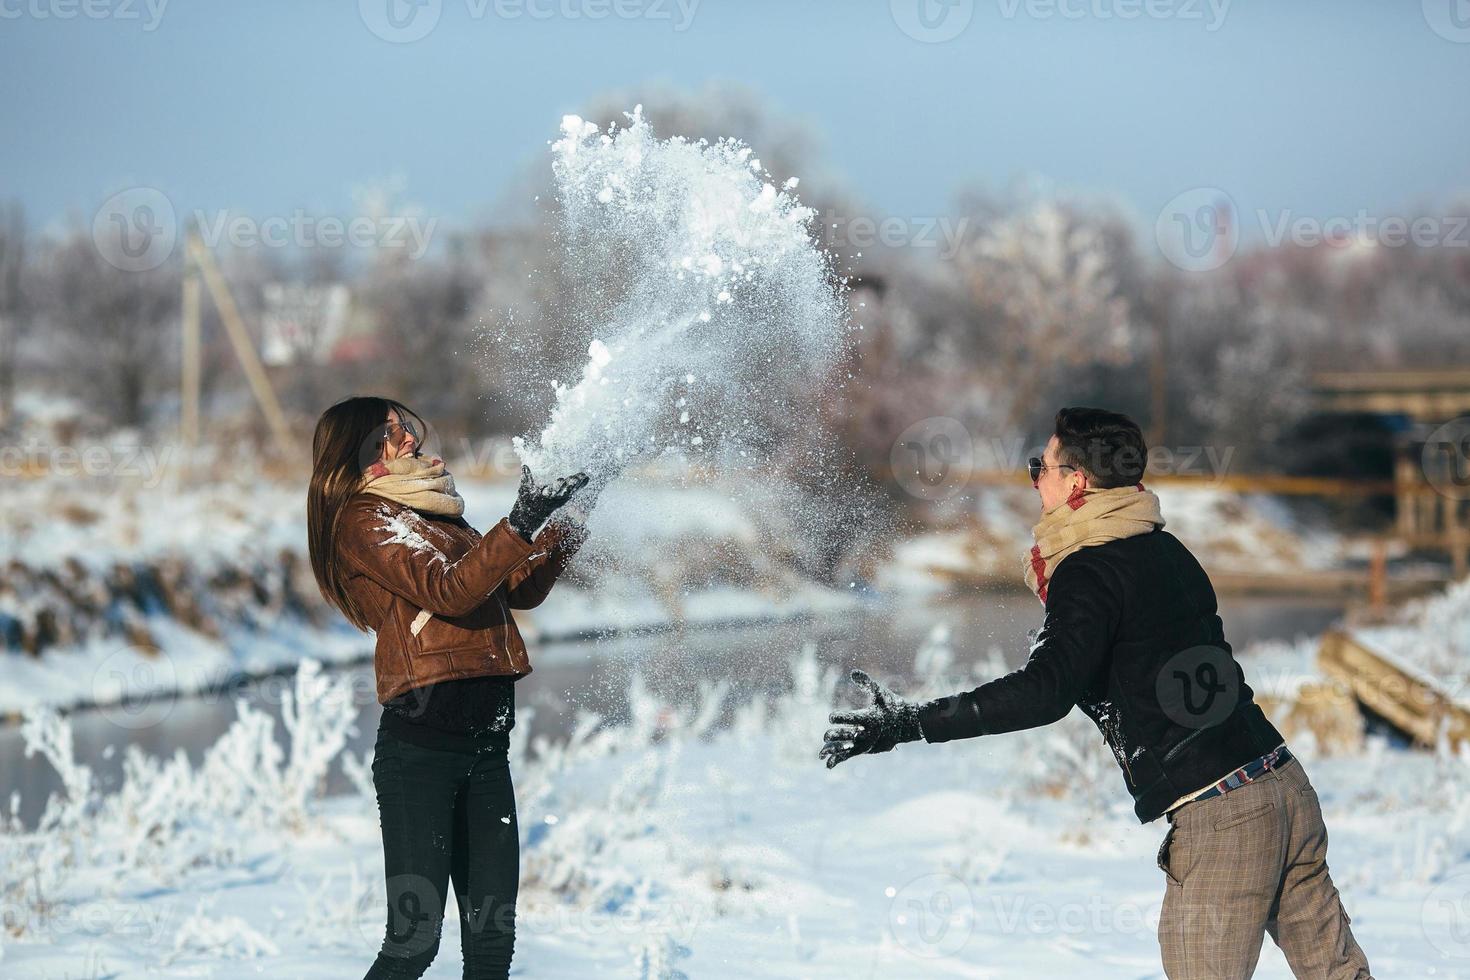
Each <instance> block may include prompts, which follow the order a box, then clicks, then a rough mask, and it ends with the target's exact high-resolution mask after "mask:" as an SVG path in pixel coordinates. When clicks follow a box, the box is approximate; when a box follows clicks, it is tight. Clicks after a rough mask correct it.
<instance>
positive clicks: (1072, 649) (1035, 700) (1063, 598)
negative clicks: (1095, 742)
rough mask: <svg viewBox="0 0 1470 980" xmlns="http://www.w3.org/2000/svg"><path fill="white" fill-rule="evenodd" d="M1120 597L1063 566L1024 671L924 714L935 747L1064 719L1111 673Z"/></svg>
mask: <svg viewBox="0 0 1470 980" xmlns="http://www.w3.org/2000/svg"><path fill="white" fill-rule="evenodd" d="M1121 611H1122V597H1121V595H1120V593H1119V591H1118V589H1117V587H1116V580H1115V579H1114V578H1113V576H1112V575H1111V573H1110V572H1109V571H1108V570H1106V569H1103V568H1099V567H1097V566H1096V565H1095V564H1092V563H1090V562H1087V561H1078V560H1077V556H1076V555H1073V556H1071V557H1070V558H1069V559H1068V560H1066V561H1063V562H1062V563H1061V564H1060V565H1058V566H1057V570H1056V574H1055V576H1054V577H1053V578H1052V581H1051V585H1050V587H1049V588H1048V590H1047V601H1046V614H1045V617H1044V619H1043V620H1042V625H1041V630H1040V632H1039V633H1038V634H1037V636H1036V642H1035V643H1034V644H1033V645H1032V647H1031V655H1030V657H1029V658H1027V660H1026V663H1025V665H1024V666H1022V667H1021V668H1019V669H1018V670H1013V671H1011V672H1010V673H1009V674H1006V675H1005V676H1004V677H997V678H996V679H995V680H993V681H989V682H988V683H985V684H982V685H980V686H979V687H977V688H975V689H974V690H973V691H967V692H965V693H963V694H956V695H953V696H951V697H946V698H938V699H937V700H934V701H930V702H928V703H927V704H924V705H922V706H921V707H920V709H919V726H920V728H921V729H922V730H923V732H924V738H925V740H926V741H929V742H948V741H950V740H952V739H957V738H973V737H975V736H976V735H999V734H1002V733H1004V732H1014V731H1019V730H1021V729H1023V728H1037V727H1040V726H1042V725H1049V724H1051V723H1052V722H1054V721H1058V720H1060V719H1061V718H1064V717H1065V716H1066V714H1067V712H1069V711H1071V710H1072V708H1073V706H1075V705H1076V704H1077V701H1078V700H1079V699H1080V698H1081V697H1082V695H1083V693H1084V692H1085V691H1086V690H1087V689H1088V687H1089V686H1090V685H1091V684H1092V683H1093V681H1094V680H1096V679H1097V677H1098V675H1099V673H1100V672H1101V671H1103V670H1104V669H1106V666H1107V658H1108V652H1109V650H1110V649H1111V648H1112V645H1113V636H1114V634H1115V632H1116V631H1117V628H1118V622H1119V619H1120V614H1121Z"/></svg>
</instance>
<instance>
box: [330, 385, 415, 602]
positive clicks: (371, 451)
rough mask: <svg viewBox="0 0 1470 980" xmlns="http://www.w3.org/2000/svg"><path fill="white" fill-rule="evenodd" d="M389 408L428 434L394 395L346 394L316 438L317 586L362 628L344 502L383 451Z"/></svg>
mask: <svg viewBox="0 0 1470 980" xmlns="http://www.w3.org/2000/svg"><path fill="white" fill-rule="evenodd" d="M389 410H393V411H396V412H397V413H398V417H399V418H400V419H403V420H406V421H407V420H412V421H413V423H414V424H415V426H416V427H417V429H418V432H419V438H420V439H422V438H423V437H424V424H423V420H422V419H420V418H419V416H418V415H417V414H415V413H414V412H411V411H409V410H408V409H407V408H405V407H404V406H403V405H402V404H400V403H398V402H396V401H394V400H393V399H391V398H372V397H357V398H347V399H344V400H342V401H340V402H338V403H337V404H335V405H333V406H332V407H331V408H329V409H327V410H326V411H325V412H323V413H322V417H321V418H320V419H318V420H317V423H316V433H315V434H314V435H313V436H312V439H311V485H310V486H309V487H308V488H307V491H306V542H307V548H308V550H309V551H310V553H311V570H312V572H313V574H315V575H316V584H317V588H319V589H321V590H322V595H323V596H324V597H326V600H327V601H328V602H330V603H331V604H332V605H334V606H336V607H337V608H338V609H340V610H342V615H344V616H346V617H347V620H348V622H350V623H351V624H352V625H353V626H356V627H357V628H358V629H360V630H368V629H371V628H372V626H371V624H370V623H368V621H367V617H366V616H365V615H364V614H363V611H362V610H361V609H360V608H358V605H357V603H356V602H354V601H353V600H352V596H351V595H350V594H348V592H347V587H346V581H347V576H346V575H345V574H344V570H343V569H344V566H343V561H342V556H341V554H339V553H338V551H337V522H338V519H339V518H340V517H341V515H342V508H343V507H345V506H346V505H347V501H348V500H350V499H352V496H353V494H355V493H357V492H358V491H359V490H361V489H362V474H363V471H364V470H366V469H367V468H368V467H369V466H371V465H372V464H373V463H375V462H377V461H378V458H379V457H380V456H381V455H382V451H383V440H384V438H385V437H386V435H387V426H386V422H387V418H388V412H389Z"/></svg>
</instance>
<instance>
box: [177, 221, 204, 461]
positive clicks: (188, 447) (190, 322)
mask: <svg viewBox="0 0 1470 980" xmlns="http://www.w3.org/2000/svg"><path fill="white" fill-rule="evenodd" d="M193 236H194V233H193V231H192V230H191V231H190V232H189V240H190V241H191V242H192V240H193ZM182 309H183V349H182V351H181V352H180V353H181V357H180V363H181V365H182V377H181V378H180V379H179V402H180V407H179V438H180V440H181V441H182V442H183V444H184V454H185V458H186V459H187V458H189V457H192V456H193V453H194V448H195V447H196V446H198V445H199V375H200V364H199V360H200V354H199V347H200V344H199V334H200V327H199V270H198V269H197V268H196V267H195V264H194V257H193V253H192V249H189V248H185V249H184V297H183V307H182Z"/></svg>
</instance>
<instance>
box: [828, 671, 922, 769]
mask: <svg viewBox="0 0 1470 980" xmlns="http://www.w3.org/2000/svg"><path fill="white" fill-rule="evenodd" d="M850 676H851V677H852V680H853V683H855V684H858V685H860V686H861V687H863V688H864V689H865V690H866V691H867V692H868V693H869V694H870V695H871V696H872V698H873V705H872V707H869V708H862V709H859V710H857V711H834V712H832V714H830V715H828V716H827V721H828V722H829V723H830V724H831V725H832V727H831V728H829V729H827V734H826V735H824V736H823V743H822V751H820V752H818V753H817V758H819V759H826V760H827V768H828V769H831V768H832V767H833V766H835V765H837V763H839V762H846V761H847V760H848V759H851V758H852V757H853V756H855V755H862V754H864V753H866V752H887V751H889V750H891V749H892V748H893V747H894V746H895V745H897V744H898V743H900V742H913V741H917V740H918V739H921V738H923V737H924V733H923V731H922V730H921V729H920V728H919V706H918V705H917V704H914V703H913V702H910V701H905V700H903V699H902V698H900V697H899V696H898V695H896V694H894V693H893V692H892V691H890V690H889V689H888V688H886V687H884V686H883V685H882V684H879V683H878V682H877V681H875V680H873V679H872V678H871V677H869V676H868V675H867V674H865V673H863V672H862V671H861V670H855V671H853V672H852V674H851V675H850Z"/></svg>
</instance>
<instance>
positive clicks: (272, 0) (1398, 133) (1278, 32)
mask: <svg viewBox="0 0 1470 980" xmlns="http://www.w3.org/2000/svg"><path fill="white" fill-rule="evenodd" d="M81 2H82V0H0V14H3V17H0V79H3V82H4V90H5V93H6V97H5V98H4V99H3V100H0V133H3V137H0V197H10V198H17V199H19V200H20V201H21V202H22V203H23V204H24V205H25V206H26V209H27V211H28V213H29V215H30V217H31V221H32V223H33V224H40V225H45V224H48V223H54V222H57V221H59V220H61V219H62V218H64V217H65V216H66V215H67V214H69V213H74V214H76V215H78V216H79V217H82V218H84V219H87V220H90V217H91V215H92V213H93V212H94V211H95V209H96V208H97V206H98V205H99V204H100V203H101V201H102V200H103V199H104V198H105V197H106V196H107V195H108V194H110V193H112V192H114V191H117V190H120V189H123V188H126V187H129V186H133V185H147V186H152V187H157V188H159V189H161V190H163V191H164V192H165V193H166V194H167V195H168V196H169V197H170V198H171V199H172V201H173V202H174V203H175V205H176V206H178V207H180V208H235V209H241V210H243V211H245V212H247V213H250V214H256V215H269V214H284V213H289V212H290V211H291V210H292V209H295V208H307V209H310V210H313V211H317V212H329V213H337V214H346V213H350V211H349V209H350V206H351V205H350V189H351V188H352V187H353V186H354V185H359V184H363V183H365V182H372V181H376V180H380V179H382V178H387V177H401V178H402V179H403V181H404V182H405V188H406V189H405V192H404V195H405V197H406V198H407V199H408V200H410V201H413V202H416V203H418V204H421V205H422V206H423V207H424V208H425V210H426V211H427V212H428V213H429V214H431V215H436V216H438V217H439V218H440V220H441V222H443V223H445V224H451V225H452V224H457V223H459V222H460V221H461V220H468V219H469V218H471V217H492V218H493V217H494V215H495V213H496V211H497V209H498V208H500V207H501V206H503V204H504V202H505V196H504V195H505V194H506V193H507V192H508V191H509V190H510V188H511V186H512V185H511V182H512V181H513V180H514V178H516V177H517V176H518V175H521V174H523V173H524V172H525V171H526V168H527V167H528V166H534V165H537V163H538V162H539V161H543V160H544V159H545V143H546V140H547V139H549V138H552V137H554V136H555V134H556V128H557V124H558V121H559V119H560V117H561V116H562V114H564V113H567V112H572V111H575V110H577V109H579V108H581V107H583V106H585V105H586V104H587V103H588V101H589V100H591V99H592V98H594V97H596V96H598V95H600V94H602V93H605V92H607V91H609V90H617V89H625V88H627V87H629V86H632V85H635V84H638V83H641V82H646V81H661V82H664V83H667V84H670V85H674V86H689V87H701V86H704V85H706V84H708V83H711V82H736V83H739V84H741V85H744V86H746V87H747V88H749V89H751V90H753V91H754V92H755V93H756V94H758V95H759V96H761V97H762V98H764V99H765V100H767V101H768V102H769V103H770V105H771V107H772V108H773V109H774V110H776V111H777V112H779V113H782V114H784V115H787V116H789V117H791V118H794V119H796V120H799V121H801V122H802V123H803V124H804V125H806V126H808V127H809V129H810V130H811V133H812V136H813V137H814V140H815V142H816V144H817V146H818V148H819V150H820V152H821V155H822V157H823V159H824V162H825V163H826V164H827V165H828V166H829V167H830V168H831V169H832V170H833V171H835V172H836V173H837V174H839V175H840V176H841V177H842V178H843V179H844V183H845V185H846V187H847V188H848V189H849V190H850V191H852V192H853V193H854V194H855V195H856V197H857V198H858V199H860V200H861V201H862V202H864V204H865V206H867V207H869V208H871V209H872V211H873V213H874V214H876V215H898V216H910V217H912V216H923V215H933V214H938V213H942V212H943V211H944V209H945V208H946V206H947V205H948V204H949V203H950V202H951V201H952V199H953V196H954V193H955V191H956V190H957V189H959V188H961V187H963V186H965V185H973V184H979V185H982V186H989V187H992V188H994V187H1000V186H1003V185H1005V184H1006V183H1008V182H1009V181H1011V180H1013V179H1015V178H1017V177H1021V176H1042V177H1045V178H1047V179H1048V180H1050V181H1053V182H1055V183H1056V184H1057V185H1059V186H1060V187H1063V188H1066V189H1069V190H1075V191H1082V192H1087V193H1090V194H1095V195H1099V196H1102V197H1107V198H1112V199H1115V200H1117V201H1118V202H1120V203H1121V204H1122V205H1123V206H1125V207H1127V208H1129V209H1132V210H1133V211H1134V212H1135V213H1136V214H1138V215H1140V216H1146V217H1147V218H1148V219H1149V220H1151V218H1152V216H1153V215H1154V214H1156V213H1157V212H1158V209H1159V208H1160V206H1162V205H1163V204H1164V202H1166V201H1168V200H1169V199H1171V198H1173V197H1174V196H1175V195H1177V194H1179V193H1180V192H1181V191H1185V190H1187V189H1190V188H1194V187H1198V186H1215V187H1220V188H1224V189H1226V190H1227V192H1228V193H1230V194H1231V196H1232V197H1233V198H1234V199H1235V200H1236V202H1237V204H1238V205H1239V206H1240V207H1241V208H1242V209H1243V210H1249V209H1252V208H1265V209H1271V210H1282V209H1290V210H1291V211H1292V212H1293V213H1300V214H1307V215H1315V216H1319V217H1321V216H1330V215H1341V214H1347V215H1351V214H1354V213H1356V212H1357V211H1359V210H1360V209H1368V210H1369V211H1373V212H1377V213H1403V211H1405V210H1407V209H1413V208H1415V207H1416V206H1419V205H1427V206H1430V207H1433V206H1434V205H1435V204H1437V203H1443V202H1444V201H1446V200H1448V199H1450V198H1451V197H1453V196H1455V195H1457V194H1458V195H1463V194H1465V193H1466V191H1467V190H1470V99H1467V98H1466V95H1467V93H1470V38H1467V39H1466V40H1464V41H1460V40H1455V39H1452V38H1457V37H1459V34H1457V33H1456V32H1457V31H1458V30H1459V28H1458V24H1459V23H1460V22H1456V21H1453V20H1449V21H1445V20H1443V18H1441V17H1440V15H1439V14H1438V13H1436V11H1435V9H1434V8H1435V6H1436V4H1437V3H1438V2H1439V0H1425V2H1424V3H1423V4H1421V3H1420V2H1419V0H1392V2H1387V0H1339V2H1336V3H1331V2H1315V0H1313V2H1308V0H1271V2H1267V0H1236V2H1234V3H1229V4H1228V5H1227V6H1225V7H1224V8H1223V10H1222V9H1221V8H1220V7H1219V6H1218V5H1219V4H1220V3H1224V2H1225V0H1215V2H1216V4H1217V6H1216V7H1215V8H1212V7H1211V6H1210V3H1209V0H1148V2H1149V3H1153V4H1156V7H1155V8H1154V9H1156V10H1158V11H1160V12H1161V13H1160V15H1159V16H1154V17H1149V16H1142V17H1136V18H1127V17H1125V14H1127V13H1128V12H1129V10H1130V9H1133V8H1130V7H1129V4H1130V0H1029V2H1021V0H947V2H950V3H954V4H956V6H954V7H953V8H952V9H949V10H947V11H946V8H945V7H944V6H942V5H941V3H940V0H922V2H924V3H926V4H929V5H930V6H928V7H927V11H928V13H929V14H930V15H931V16H930V23H938V24H940V25H941V26H940V28H938V30H941V31H942V30H948V29H951V28H953V27H954V25H956V24H960V23H963V22H964V21H963V19H962V18H963V17H964V16H965V15H966V13H967V12H968V15H969V20H968V24H967V26H965V27H964V29H963V31H961V32H960V33H959V34H958V36H956V37H954V38H953V39H951V40H947V41H944V42H942V43H926V42H924V41H921V40H916V39H915V38H914V37H911V36H909V35H908V34H906V33H905V31H904V30H903V29H902V27H901V26H900V24H901V22H906V23H908V25H909V26H910V27H911V28H912V27H913V25H914V24H916V23H918V21H916V20H915V10H914V9H913V8H914V7H915V5H916V4H917V3H919V2H921V0H893V2H892V3H890V2H889V0H868V2H861V3H860V2H857V0H683V3H684V5H685V6H684V8H683V10H681V8H680V7H679V2H680V0H419V2H421V3H427V4H434V3H438V4H440V7H439V9H438V11H437V20H436V21H434V27H433V29H432V30H431V31H429V33H428V34H427V36H425V37H423V38H422V39H419V40H416V41H413V42H410V43H390V42H389V41H386V40H384V39H383V38H381V37H379V36H378V35H376V34H375V33H374V32H373V30H372V29H371V28H370V26H369V24H370V22H373V23H377V24H378V25H379V26H380V28H381V27H382V26H383V25H385V24H387V21H385V20H383V16H384V11H385V10H386V5H387V4H388V3H389V2H392V3H395V4H405V3H406V0H361V2H360V3H359V0H332V2H327V0H295V2H292V0H255V2H248V3H246V2H235V3H229V2H225V0H172V2H169V3H167V5H166V6H165V7H163V9H162V16H161V18H159V19H158V20H157V23H156V27H155V28H154V29H153V30H148V29H147V27H148V26H149V24H150V22H151V21H152V20H153V17H154V13H153V12H152V11H150V9H149V7H148V3H149V2H150V0H87V2H88V3H92V4H95V5H96V6H95V7H93V8H92V9H93V11H94V12H99V11H100V12H106V13H109V14H110V16H106V17H100V18H97V17H87V16H84V15H82V14H81V13H77V14H76V15H75V16H73V17H71V18H70V19H63V18H62V17H61V16H60V14H61V13H64V12H69V8H68V4H71V5H72V7H71V8H70V11H75V10H76V6H77V5H79V4H80V3H81ZM151 2H152V3H153V4H154V5H155V7H154V10H156V9H157V6H156V5H157V4H158V3H159V2H160V0H151ZM614 2H616V3H619V4H626V5H627V6H625V7H623V8H622V9H624V10H631V11H634V12H636V13H637V14H638V15H637V16H631V17H621V18H620V17H616V16H610V17H604V18H601V19H592V18H591V17H589V16H586V14H587V13H588V12H595V11H596V10H597V9H598V8H597V4H599V3H602V4H603V5H604V6H605V7H611V6H612V4H613V3H614ZM1131 2H1132V3H1133V5H1134V8H1137V7H1144V8H1145V9H1147V7H1146V4H1145V0H1131ZM1460 2H1461V0H1444V6H1445V8H1446V15H1447V12H1448V11H1449V10H1451V9H1453V8H1452V4H1453V3H1460ZM528 3H530V4H537V3H539V4H543V5H544V6H542V7H538V8H536V9H537V10H538V11H542V10H547V9H550V10H552V11H553V12H554V11H555V10H556V9H557V8H559V7H563V6H565V7H568V8H570V9H573V10H576V11H580V12H582V13H583V14H584V16H582V17H580V18H578V19H570V18H567V17H563V16H559V15H558V16H552V17H533V16H531V14H530V11H529V10H528V9H527V7H526V6H525V5H526V4H528ZM1058 3H1060V4H1061V6H1060V7H1059V6H1058V5H1057V4H1058ZM497 4H499V5H500V7H499V8H498V9H499V11H500V12H499V13H497ZM691 4H693V5H694V6H693V7H692V18H691V19H690V20H689V23H688V24H687V28H686V29H684V30H679V29H678V27H680V26H683V25H682V24H681V22H682V20H683V19H684V18H685V17H686V12H688V11H690V5H691ZM971 6H972V7H973V9H970V8H971ZM1461 6H1462V7H1463V6H1465V4H1463V3H1461ZM364 11H366V13H364ZM398 12H399V14H400V15H404V16H406V12H410V8H408V7H406V6H400V7H399V8H398ZM477 12H478V13H477ZM432 13H433V10H432V8H431V7H430V8H425V10H424V11H420V16H428V15H429V14H432ZM946 13H947V15H948V16H949V18H950V19H949V20H947V21H946V20H945V19H944V17H943V16H941V15H944V14H946ZM42 14H44V15H45V16H41V15H42ZM1221 14H1223V18H1222V17H1221V16H1220V15H1221ZM1437 18H1438V19H1439V20H1440V23H1439V25H1438V26H1439V27H1440V28H1441V29H1440V30H1439V31H1438V32H1437V31H1436V30H1435V29H1434V26H1435V25H1434V24H1433V23H1432V22H1433V21H1435V20H1436V19H1437ZM407 22H408V23H409V24H410V25H412V24H415V23H417V24H420V25H421V24H423V23H425V21H423V20H420V21H416V22H415V21H412V20H409V21H407ZM1464 23H1466V24H1470V20H1467V21H1465V22H1464ZM1446 25H1448V26H1446ZM920 33H922V31H920ZM1464 33H1470V27H1467V30H1466V31H1465V32H1464ZM732 135H739V134H732ZM759 149H760V148H759V147H757V150H759Z"/></svg>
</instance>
